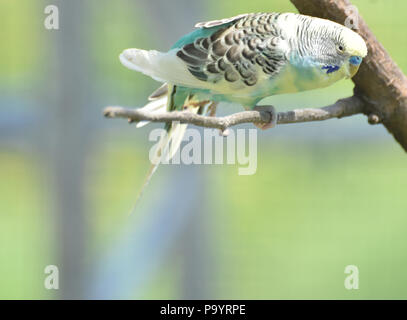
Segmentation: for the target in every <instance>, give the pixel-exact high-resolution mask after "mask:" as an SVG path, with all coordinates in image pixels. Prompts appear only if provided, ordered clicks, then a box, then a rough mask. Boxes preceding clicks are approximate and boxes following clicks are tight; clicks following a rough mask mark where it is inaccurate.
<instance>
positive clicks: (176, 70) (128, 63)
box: [120, 49, 209, 89]
mask: <svg viewBox="0 0 407 320" xmlns="http://www.w3.org/2000/svg"><path fill="white" fill-rule="evenodd" d="M176 53H177V50H176V49H175V50H171V51H169V52H166V53H163V52H159V51H156V50H150V51H146V50H141V49H126V50H124V51H123V53H122V54H121V55H120V61H121V63H122V64H123V65H124V66H125V67H126V68H129V69H131V70H135V71H138V72H142V73H144V74H145V75H147V76H149V77H151V78H153V79H155V80H157V81H160V82H169V83H172V84H175V85H181V86H186V87H192V88H201V89H207V88H208V85H209V83H207V82H205V81H201V80H198V79H197V78H195V77H194V76H193V75H192V74H191V73H190V72H189V71H188V68H187V66H186V65H185V63H184V62H183V61H182V60H181V59H180V58H178V57H177V55H176Z"/></svg>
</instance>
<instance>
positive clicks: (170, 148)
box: [132, 84, 200, 212]
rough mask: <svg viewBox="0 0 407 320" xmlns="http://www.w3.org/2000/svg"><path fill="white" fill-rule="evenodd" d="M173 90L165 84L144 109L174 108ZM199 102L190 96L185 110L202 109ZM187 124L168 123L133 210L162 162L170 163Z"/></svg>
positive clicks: (141, 125) (156, 110) (195, 111)
mask: <svg viewBox="0 0 407 320" xmlns="http://www.w3.org/2000/svg"><path fill="white" fill-rule="evenodd" d="M173 90H174V86H171V85H167V84H164V85H163V86H162V87H161V88H159V89H158V90H157V91H156V92H154V93H153V94H152V95H151V96H150V98H149V100H150V102H149V103H148V104H147V105H146V106H144V107H143V108H142V109H143V110H146V111H149V112H152V113H162V112H167V110H170V109H172V108H171V106H170V105H169V104H170V101H171V99H170V97H171V96H172V92H173ZM198 104H199V103H197V101H196V100H195V99H194V97H193V96H188V97H187V99H186V100H185V102H184V108H183V111H189V112H194V113H197V112H198V111H199V109H200V106H199V105H198ZM146 124H148V121H142V122H139V123H138V124H137V127H143V126H145V125H146ZM187 126H188V125H187V124H181V123H180V122H172V123H169V124H167V126H166V132H163V134H162V135H161V137H160V140H159V142H158V143H157V144H156V147H155V150H154V151H153V152H152V155H153V156H152V158H151V159H150V161H151V162H152V165H151V167H150V170H149V171H148V173H147V175H146V178H145V180H144V183H143V185H142V187H141V189H140V191H139V193H138V195H137V197H136V203H135V206H134V208H133V211H134V209H135V208H136V206H137V204H138V202H139V200H140V198H141V196H142V195H143V192H144V190H145V188H146V187H147V185H148V184H149V182H150V180H151V178H152V176H153V175H154V173H155V172H156V170H157V168H158V166H159V165H160V163H169V161H170V160H171V159H172V158H173V157H174V155H175V154H176V153H177V151H178V149H179V147H180V145H181V142H182V139H183V137H184V135H185V132H186V129H187ZM133 211H132V212H133Z"/></svg>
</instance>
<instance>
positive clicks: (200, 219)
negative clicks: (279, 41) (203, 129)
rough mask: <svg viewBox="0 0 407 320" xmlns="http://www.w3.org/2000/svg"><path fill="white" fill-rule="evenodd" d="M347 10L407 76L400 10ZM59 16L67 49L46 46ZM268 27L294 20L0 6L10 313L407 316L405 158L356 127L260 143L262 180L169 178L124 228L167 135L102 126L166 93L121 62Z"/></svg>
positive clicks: (282, 135)
mask: <svg viewBox="0 0 407 320" xmlns="http://www.w3.org/2000/svg"><path fill="white" fill-rule="evenodd" d="M304 1H306V0H304ZM353 3H354V4H355V5H356V6H357V7H358V9H359V12H360V13H361V14H362V16H363V17H364V18H365V19H366V21H367V22H368V24H369V25H370V27H371V28H372V29H373V31H374V33H375V34H376V36H377V38H378V39H379V41H381V42H382V43H383V45H384V46H385V47H386V48H387V50H388V51H389V52H390V54H391V56H392V57H393V58H394V59H395V60H396V62H397V63H398V64H399V66H400V67H401V68H402V70H404V71H405V72H407V55H406V51H407V37H406V36H405V28H406V27H407V22H406V19H405V12H406V10H407V2H405V1H403V0H387V1H384V0H383V1H382V0H354V1H353ZM49 4H54V5H57V6H58V8H59V13H60V30H58V31H49V30H46V29H45V28H44V19H45V17H46V15H45V14H44V8H45V7H46V6H47V5H49ZM260 11H280V12H284V11H291V12H296V9H295V8H294V6H293V5H292V4H291V3H290V2H289V1H288V0H272V1H270V0H251V1H244V0H235V1H226V0H217V1H215V0H207V1H191V0H172V1H167V0H133V1H131V0H117V1H108V0H98V1H96V0H87V1H79V0H71V1H62V0H48V1H40V0H35V1H33V0H18V1H16V0H1V1H0V38H1V43H2V46H1V50H0V240H1V242H0V243H1V247H0V298H3V299H16V298H18V299H43V298H46V299H54V298H66V299H71V298H77V299H81V298H108V299H109V298H113V299H116V298H124V299H133V298H136V299H180V298H190V299H194V298H212V299H379V298H383V299H405V298H407V254H406V252H407V233H406V227H407V199H406V195H405V192H406V182H407V166H406V159H407V158H406V155H405V153H404V152H403V151H402V149H401V147H400V146H399V145H398V144H397V143H396V142H395V141H394V140H393V138H392V137H391V136H390V135H389V134H388V133H387V132H386V130H385V129H384V128H383V127H382V126H374V127H372V126H369V125H368V124H367V121H366V119H365V117H363V116H357V117H352V118H348V119H342V120H330V121H325V122H323V123H310V124H304V125H286V126H280V127H277V128H276V129H273V130H270V131H268V132H259V134H258V137H259V145H258V170H257V173H256V174H255V175H253V176H239V175H238V174H237V165H236V166H232V165H223V166H220V165H215V166H189V167H188V166H162V167H161V168H160V169H159V170H158V172H157V174H156V176H155V177H154V179H153V181H152V182H151V184H150V186H149V188H148V189H147V191H146V194H145V196H144V198H143V199H142V202H141V204H140V206H139V208H138V210H137V213H136V214H135V215H133V216H131V217H129V216H128V212H129V209H130V208H131V206H132V205H133V203H134V198H135V195H136V192H137V190H138V189H139V187H140V186H141V184H142V181H143V178H144V175H145V173H146V172H147V170H148V168H149V160H148V152H149V149H150V147H151V143H150V142H148V134H149V132H150V130H151V128H155V127H158V126H152V127H146V128H143V129H140V130H136V129H135V127H134V126H128V125H127V124H126V122H123V121H118V120H105V119H103V117H102V115H101V111H102V109H103V107H104V106H106V105H112V104H120V105H127V106H142V105H143V103H144V102H145V100H146V97H147V96H148V95H149V93H150V92H151V91H152V90H154V89H155V87H156V86H157V85H158V84H157V83H156V82H154V81H153V80H151V79H149V78H147V77H145V76H143V75H142V74H138V73H135V72H132V71H129V70H127V69H125V68H124V67H122V66H121V65H120V63H119V61H118V54H119V53H120V52H121V51H122V50H123V49H125V48H128V47H140V48H154V49H158V50H166V49H168V48H169V47H170V46H171V44H172V43H173V42H175V41H176V40H177V39H178V38H179V37H180V36H182V35H183V34H184V33H187V32H189V31H190V30H191V29H192V27H193V25H194V23H195V22H198V21H205V20H210V19H217V18H222V17H228V16H233V15H236V14H240V13H244V12H260ZM351 92H352V83H351V82H350V81H343V82H341V83H338V84H336V85H334V86H332V87H330V88H328V89H323V90H317V91H312V92H306V93H301V94H296V95H285V96H278V97H272V98H269V99H268V100H267V101H268V102H270V103H272V104H273V105H275V106H277V108H278V109H279V110H289V109H292V108H299V107H319V106H323V105H326V104H330V103H332V102H334V101H336V99H338V98H342V97H346V96H348V95H350V94H351ZM225 109H226V111H225ZM225 109H224V111H223V112H226V113H227V112H232V111H234V110H240V109H239V107H238V106H235V107H234V108H230V107H229V108H228V107H226V108H225ZM247 127H248V128H251V127H250V126H247ZM47 265H57V266H58V268H59V276H60V281H59V285H60V289H59V290H46V289H45V288H44V279H45V277H46V275H45V274H44V268H45V267H46V266H47ZM347 265H356V266H357V267H358V268H359V272H360V282H359V286H360V288H359V290H351V291H349V290H347V289H345V287H344V280H345V276H346V275H345V274H344V269H345V267H346V266H347Z"/></svg>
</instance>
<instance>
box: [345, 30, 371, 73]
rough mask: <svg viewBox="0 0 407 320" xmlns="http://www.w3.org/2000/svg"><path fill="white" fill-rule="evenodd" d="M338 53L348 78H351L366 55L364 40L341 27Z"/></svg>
mask: <svg viewBox="0 0 407 320" xmlns="http://www.w3.org/2000/svg"><path fill="white" fill-rule="evenodd" d="M338 53H339V55H340V56H342V57H344V60H345V67H347V68H348V71H349V78H352V77H353V76H354V75H355V74H356V72H357V71H358V70H359V67H360V64H361V63H362V60H363V58H364V57H366V55H367V47H366V43H365V40H363V38H362V37H361V36H360V35H358V34H357V33H356V32H354V31H352V30H351V29H348V28H345V27H343V30H342V32H341V35H340V38H339V45H338Z"/></svg>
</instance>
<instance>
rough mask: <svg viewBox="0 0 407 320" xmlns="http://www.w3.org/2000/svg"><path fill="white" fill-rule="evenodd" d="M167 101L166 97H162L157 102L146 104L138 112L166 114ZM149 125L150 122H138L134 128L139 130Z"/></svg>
mask: <svg viewBox="0 0 407 320" xmlns="http://www.w3.org/2000/svg"><path fill="white" fill-rule="evenodd" d="M167 100H168V98H167V96H163V97H161V98H159V99H157V100H154V101H151V102H150V103H148V104H146V105H145V106H144V107H143V108H141V109H140V110H143V111H148V112H150V113H152V114H156V113H162V112H166V111H167ZM149 123H150V121H140V122H139V123H137V125H136V127H137V128H141V127H144V126H145V125H147V124H149Z"/></svg>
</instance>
